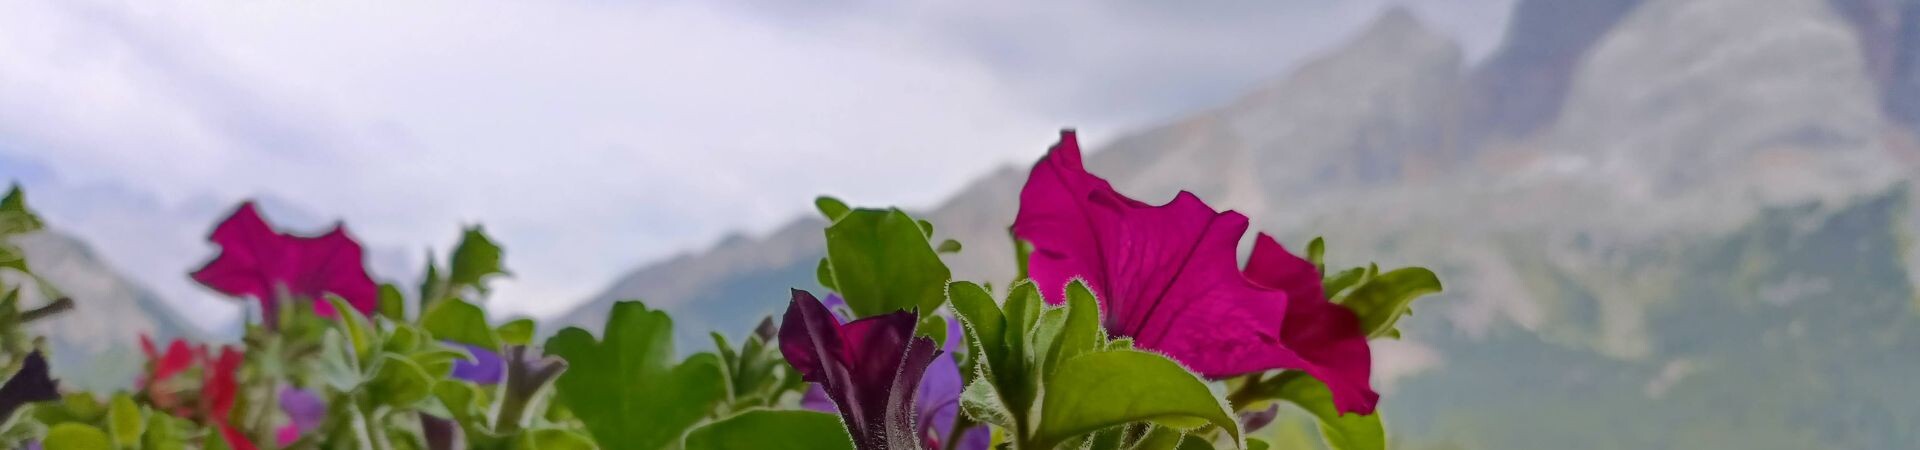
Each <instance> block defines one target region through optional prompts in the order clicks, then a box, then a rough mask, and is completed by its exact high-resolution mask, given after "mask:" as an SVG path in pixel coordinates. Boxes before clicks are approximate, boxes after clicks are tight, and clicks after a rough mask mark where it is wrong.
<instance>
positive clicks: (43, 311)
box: [20, 297, 73, 323]
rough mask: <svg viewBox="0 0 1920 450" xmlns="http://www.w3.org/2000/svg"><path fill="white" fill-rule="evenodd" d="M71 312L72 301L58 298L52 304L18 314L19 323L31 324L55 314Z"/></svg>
mask: <svg viewBox="0 0 1920 450" xmlns="http://www.w3.org/2000/svg"><path fill="white" fill-rule="evenodd" d="M71 310H73V299H71V298H67V297H60V299H58V300H54V301H53V303H48V304H46V305H42V306H40V307H39V308H34V309H29V310H27V311H25V312H22V313H20V323H33V321H35V320H40V319H45V318H48V317H52V316H53V315H55V314H60V313H63V312H67V311H71Z"/></svg>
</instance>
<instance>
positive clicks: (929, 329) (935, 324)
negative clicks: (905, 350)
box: [913, 314, 947, 343]
mask: <svg viewBox="0 0 1920 450" xmlns="http://www.w3.org/2000/svg"><path fill="white" fill-rule="evenodd" d="M913 334H914V335H915V336H926V337H928V338H932V339H933V341H934V342H940V343H944V342H947V318H945V317H940V315H939V314H927V315H924V316H921V317H920V324H918V325H915V326H914V328H913Z"/></svg>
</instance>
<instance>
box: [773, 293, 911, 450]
mask: <svg viewBox="0 0 1920 450" xmlns="http://www.w3.org/2000/svg"><path fill="white" fill-rule="evenodd" d="M918 322H919V319H918V317H917V316H916V314H914V313H911V312H905V311H902V312H896V313H892V314H882V315H878V316H873V317H868V318H865V319H860V320H856V321H853V322H851V323H847V324H846V325H841V324H840V323H839V320H837V318H836V317H834V315H833V313H832V312H831V311H829V310H828V309H827V307H826V305H823V304H821V302H820V301H819V300H818V299H816V298H814V296H813V294H809V293H807V292H806V291H801V290H797V289H796V290H794V291H793V300H792V303H790V304H789V305H788V306H787V312H786V315H785V316H783V317H782V326H781V328H780V351H781V354H782V355H783V356H785V357H786V358H787V362H788V363H789V364H792V365H793V366H794V368H795V369H797V370H799V371H800V374H801V378H802V379H804V380H807V381H810V382H814V383H820V384H821V387H823V388H824V390H825V391H826V394H827V397H828V398H830V399H832V400H833V403H834V405H835V407H836V408H835V409H836V410H838V411H839V413H840V417H841V419H842V421H843V422H845V423H846V425H847V430H848V431H849V432H850V433H851V434H852V435H853V437H854V443H855V445H856V446H857V447H859V448H860V449H862V450H874V449H910V448H917V447H919V446H920V437H919V433H918V432H917V431H918V430H917V429H916V428H915V427H914V423H915V419H916V418H917V416H918V415H919V413H918V411H917V410H915V408H914V401H915V398H916V397H917V394H918V387H919V384H920V380H921V378H922V377H924V376H925V374H926V371H927V367H928V366H929V365H931V364H932V363H933V361H934V358H935V357H936V356H939V355H940V350H939V349H938V348H936V346H935V344H934V342H933V340H932V339H929V338H924V337H915V336H914V335H913V327H914V325H915V324H916V323H918Z"/></svg>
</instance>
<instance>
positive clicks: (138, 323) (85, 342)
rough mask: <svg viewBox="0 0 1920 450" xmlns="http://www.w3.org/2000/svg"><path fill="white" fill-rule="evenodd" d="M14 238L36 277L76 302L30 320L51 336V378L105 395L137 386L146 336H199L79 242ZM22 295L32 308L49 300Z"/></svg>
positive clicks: (49, 235) (44, 235)
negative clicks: (141, 342) (54, 313)
mask: <svg viewBox="0 0 1920 450" xmlns="http://www.w3.org/2000/svg"><path fill="white" fill-rule="evenodd" d="M13 242H14V244H16V245H18V246H19V247H20V248H21V249H22V250H24V251H25V253H26V255H27V262H28V263H29V264H31V265H32V268H33V271H34V273H35V274H37V275H39V276H40V277H42V278H44V279H46V281H48V282H49V283H52V284H53V285H54V286H55V287H56V288H57V289H59V292H60V293H61V294H64V295H66V296H67V297H69V298H72V299H73V301H74V304H75V307H74V309H72V310H69V311H67V312H65V313H62V314H60V315H58V316H54V317H52V318H49V319H45V320H42V321H39V322H35V323H34V324H33V332H34V333H35V334H38V335H42V336H46V337H47V343H48V345H49V346H50V347H51V349H50V350H51V351H52V355H51V361H50V363H51V364H52V368H53V372H54V376H55V377H57V378H59V379H60V380H61V381H62V383H65V384H70V385H73V386H76V387H79V388H84V389H90V390H95V391H101V392H105V391H110V390H114V389H122V388H126V387H129V386H132V384H133V377H134V375H135V374H136V373H137V372H138V370H139V368H140V365H141V364H143V361H144V359H143V358H144V357H143V356H141V354H140V351H139V338H140V336H141V335H143V334H145V335H150V336H152V337H153V338H154V339H156V340H161V341H164V340H166V339H171V338H174V337H192V336H193V335H194V334H193V333H194V331H193V328H192V327H191V326H190V325H187V324H186V322H185V321H184V320H182V319H181V318H180V317H179V316H177V315H176V314H175V313H174V312H173V311H172V309H170V308H168V307H167V306H166V305H165V304H163V303H161V301H160V299H159V298H158V297H155V296H154V295H153V293H151V292H148V291H147V290H146V289H145V288H142V287H140V286H139V285H136V284H134V283H133V282H132V281H129V280H127V279H126V278H125V277H123V276H121V275H119V272H117V271H116V270H115V269H114V268H113V267H110V266H108V265H107V264H106V263H105V262H104V261H101V260H100V259H99V257H97V256H96V255H94V253H93V251H92V250H90V249H88V248H87V247H86V246H85V245H84V244H82V243H80V242H79V241H77V240H74V239H73V238H70V237H67V236H64V235H60V234H57V233H54V232H48V231H42V232H37V233H33V234H29V235H24V236H20V237H17V238H15V239H14V241H13ZM21 292H22V295H23V297H24V298H25V299H26V300H27V303H26V304H29V305H37V304H41V303H43V302H45V301H47V300H48V299H45V298H41V297H42V296H41V295H40V292H41V291H40V290H39V289H22V290H21Z"/></svg>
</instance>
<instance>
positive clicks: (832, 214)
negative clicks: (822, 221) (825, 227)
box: [813, 195, 853, 223]
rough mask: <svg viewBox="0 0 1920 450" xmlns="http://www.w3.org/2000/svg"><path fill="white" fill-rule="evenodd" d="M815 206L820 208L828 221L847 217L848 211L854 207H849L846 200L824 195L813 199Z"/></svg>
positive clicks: (837, 220) (821, 213)
mask: <svg viewBox="0 0 1920 450" xmlns="http://www.w3.org/2000/svg"><path fill="white" fill-rule="evenodd" d="M813 207H814V208H815V209H819V210H820V215H821V216H824V217H826V218H827V222H828V223H832V222H839V221H840V218H841V217H846V216H847V213H848V212H852V211H853V208H848V207H847V203H846V202H843V201H840V199H837V198H833V197H828V196H824V195H822V196H820V197H818V198H815V199H813Z"/></svg>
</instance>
